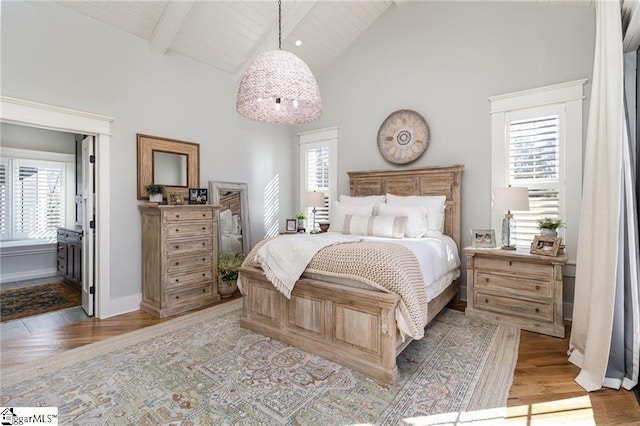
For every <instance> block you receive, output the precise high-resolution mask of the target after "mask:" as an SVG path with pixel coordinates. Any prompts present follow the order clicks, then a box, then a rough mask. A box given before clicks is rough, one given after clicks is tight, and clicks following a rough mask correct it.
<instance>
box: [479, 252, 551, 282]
mask: <svg viewBox="0 0 640 426" xmlns="http://www.w3.org/2000/svg"><path fill="white" fill-rule="evenodd" d="M473 267H474V269H476V270H478V269H488V270H490V271H500V272H501V273H505V274H508V275H515V276H517V275H529V276H537V277H543V278H549V279H553V266H551V265H546V266H545V265H540V264H539V263H532V262H525V261H522V260H517V259H513V258H511V259H501V258H498V257H494V258H486V257H481V256H478V257H476V258H475V259H474V261H473Z"/></svg>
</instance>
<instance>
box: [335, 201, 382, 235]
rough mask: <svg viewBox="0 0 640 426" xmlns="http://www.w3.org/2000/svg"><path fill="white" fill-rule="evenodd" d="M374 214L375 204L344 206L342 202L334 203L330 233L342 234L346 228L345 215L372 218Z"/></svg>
mask: <svg viewBox="0 0 640 426" xmlns="http://www.w3.org/2000/svg"><path fill="white" fill-rule="evenodd" d="M372 212H373V204H368V205H364V206H357V205H356V206H350V205H344V204H342V203H341V202H340V201H334V202H333V203H331V212H330V215H329V217H330V225H329V231H337V232H342V230H343V228H344V217H345V215H348V214H351V215H357V216H371V214H372Z"/></svg>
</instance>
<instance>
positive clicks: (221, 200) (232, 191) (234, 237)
mask: <svg viewBox="0 0 640 426" xmlns="http://www.w3.org/2000/svg"><path fill="white" fill-rule="evenodd" d="M209 194H210V197H209V199H210V203H211V204H214V205H219V206H220V210H219V211H218V215H219V216H218V253H223V252H230V253H235V254H239V253H242V254H244V255H245V256H246V255H247V254H249V251H250V250H251V239H250V238H249V203H248V195H247V184H246V183H240V182H220V181H214V180H210V181H209Z"/></svg>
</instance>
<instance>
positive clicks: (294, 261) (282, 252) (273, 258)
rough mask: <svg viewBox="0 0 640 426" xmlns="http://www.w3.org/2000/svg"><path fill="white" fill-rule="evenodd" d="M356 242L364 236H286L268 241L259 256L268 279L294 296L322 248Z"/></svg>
mask: <svg viewBox="0 0 640 426" xmlns="http://www.w3.org/2000/svg"><path fill="white" fill-rule="evenodd" d="M354 241H360V238H356V237H353V236H351V235H342V234H337V233H327V234H322V235H309V234H291V235H282V236H280V237H279V238H273V239H270V240H267V241H265V242H264V244H262V245H261V246H260V247H259V248H258V250H257V253H256V256H255V258H256V261H257V262H258V263H260V266H261V267H262V270H263V271H264V274H265V275H266V276H267V279H268V280H269V281H271V283H272V284H273V285H274V287H275V288H276V289H278V291H280V292H281V293H282V294H284V295H285V296H286V298H287V299H290V298H291V291H292V290H293V286H294V285H295V283H296V281H298V280H299V279H300V276H301V275H302V273H303V272H304V270H305V268H306V267H307V265H308V264H309V262H310V261H311V259H312V258H313V256H314V255H315V254H316V253H317V252H318V251H319V250H320V249H322V248H324V247H327V246H330V245H333V244H341V243H349V242H354Z"/></svg>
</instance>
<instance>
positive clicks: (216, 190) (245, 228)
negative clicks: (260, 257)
mask: <svg viewBox="0 0 640 426" xmlns="http://www.w3.org/2000/svg"><path fill="white" fill-rule="evenodd" d="M221 191H224V192H226V191H238V192H239V193H240V208H241V209H242V214H241V215H240V222H241V226H242V251H243V253H244V255H245V256H246V255H248V254H249V252H250V251H251V238H250V228H249V195H248V193H249V190H248V188H247V184H246V183H243V182H220V181H217V180H210V181H209V202H210V203H211V204H213V205H216V206H220V192H221ZM217 215H218V253H219V252H220V247H222V241H221V240H222V231H221V229H220V209H217Z"/></svg>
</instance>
